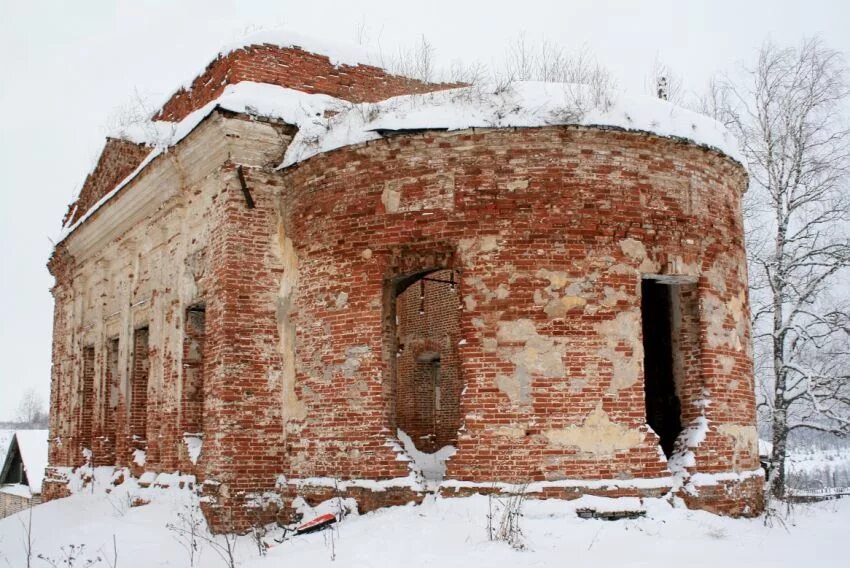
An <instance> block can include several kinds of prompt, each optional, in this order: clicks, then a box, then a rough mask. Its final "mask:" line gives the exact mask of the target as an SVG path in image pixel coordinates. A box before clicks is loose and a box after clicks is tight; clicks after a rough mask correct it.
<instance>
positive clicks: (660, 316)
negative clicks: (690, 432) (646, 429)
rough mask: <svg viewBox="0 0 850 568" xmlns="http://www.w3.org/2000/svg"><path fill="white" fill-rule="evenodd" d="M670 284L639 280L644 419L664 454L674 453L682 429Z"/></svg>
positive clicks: (671, 286) (668, 455)
mask: <svg viewBox="0 0 850 568" xmlns="http://www.w3.org/2000/svg"><path fill="white" fill-rule="evenodd" d="M673 288H674V286H673V285H671V284H666V283H663V282H659V281H657V280H653V279H648V278H647V279H644V280H643V281H642V283H641V293H642V296H641V316H642V321H643V352H644V365H643V368H644V383H643V384H644V394H645V397H646V423H647V424H649V426H650V427H651V428H652V429H653V431H655V433H656V434H657V435H658V437H659V438H660V442H659V443H660V445H661V449H662V450H663V451H664V455H665V456H667V457H670V455H671V454H672V453H673V447H674V445H675V442H676V438H678V436H679V434H680V433H681V432H682V410H681V403H680V401H679V397H678V395H677V393H676V379H675V376H674V358H675V357H674V352H673V345H674V341H673V324H672V320H673V317H672V316H673V314H672V297H673V294H672V289H673Z"/></svg>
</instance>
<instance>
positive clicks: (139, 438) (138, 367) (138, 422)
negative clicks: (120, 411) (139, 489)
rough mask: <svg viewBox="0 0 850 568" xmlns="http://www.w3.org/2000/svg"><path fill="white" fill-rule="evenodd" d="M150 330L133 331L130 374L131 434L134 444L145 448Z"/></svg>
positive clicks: (144, 328) (146, 437)
mask: <svg viewBox="0 0 850 568" xmlns="http://www.w3.org/2000/svg"><path fill="white" fill-rule="evenodd" d="M148 337H149V331H148V328H146V327H143V328H139V329H137V330H136V331H135V332H134V333H133V368H132V373H131V374H130V436H131V437H132V438H133V439H134V442H136V443H133V444H132V445H133V446H134V447H137V448H141V449H144V448H145V445H144V442H145V441H146V440H147V439H148V434H147V430H148V420H147V417H148V412H147V410H148V409H147V405H148V374H149V373H150V358H149V356H150V351H149V349H150V348H149V345H148Z"/></svg>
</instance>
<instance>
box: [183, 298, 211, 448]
mask: <svg viewBox="0 0 850 568" xmlns="http://www.w3.org/2000/svg"><path fill="white" fill-rule="evenodd" d="M205 332H206V312H205V310H204V308H203V306H193V307H191V308H189V309H188V310H186V320H185V323H184V332H183V333H184V340H183V377H182V379H183V381H182V382H183V395H182V398H181V417H182V427H183V432H184V433H191V434H203V430H204V421H203V412H204V335H205Z"/></svg>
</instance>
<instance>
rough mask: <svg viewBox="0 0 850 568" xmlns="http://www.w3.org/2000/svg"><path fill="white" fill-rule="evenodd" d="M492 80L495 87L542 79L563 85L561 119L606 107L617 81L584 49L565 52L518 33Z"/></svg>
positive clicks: (566, 119) (608, 104) (609, 102)
mask: <svg viewBox="0 0 850 568" xmlns="http://www.w3.org/2000/svg"><path fill="white" fill-rule="evenodd" d="M492 75H493V78H492V81H493V83H494V84H495V85H501V86H502V87H501V88H499V87H497V89H496V90H497V91H498V90H500V89H501V90H503V89H505V88H507V86H509V85H510V83H512V82H513V81H545V82H549V83H561V84H563V85H564V89H565V90H566V93H567V96H568V100H569V101H570V105H569V108H565V109H562V112H561V113H560V114H561V115H562V116H561V119H562V120H565V121H568V120H575V119H578V118H580V117H581V116H583V115H584V114H585V113H587V112H588V111H590V110H591V109H594V108H598V109H602V110H607V109H608V108H609V107H610V105H611V102H612V100H611V99H612V94H613V91H614V89H615V88H616V82H615V81H614V78H613V77H612V75H611V74H610V73H609V72H608V70H607V69H606V68H605V67H603V66H602V65H600V64H599V62H598V61H596V59H595V58H594V57H593V55H592V54H591V53H590V52H589V51H588V50H587V49H581V50H579V51H576V52H568V51H566V50H564V48H562V47H561V46H559V45H557V44H555V43H552V42H550V41H547V40H545V39H543V40H540V41H539V42H532V41H529V40H528V39H527V38H526V36H525V34H521V35H520V36H518V37H517V39H516V40H514V41H513V42H512V43H511V44H509V45H508V48H507V50H506V52H505V57H504V60H503V61H502V62H501V63H500V64H497V67H496V69H495V70H494V72H493V73H492Z"/></svg>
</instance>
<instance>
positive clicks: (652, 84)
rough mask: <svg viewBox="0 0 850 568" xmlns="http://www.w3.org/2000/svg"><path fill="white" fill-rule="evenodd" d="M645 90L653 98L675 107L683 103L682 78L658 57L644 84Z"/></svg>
mask: <svg viewBox="0 0 850 568" xmlns="http://www.w3.org/2000/svg"><path fill="white" fill-rule="evenodd" d="M645 88H646V89H647V90H648V91H649V92H650V93H651V94H652V95H653V96H655V97H658V98H659V99H664V100H665V101H670V102H671V103H673V104H675V105H682V104H683V103H684V96H685V90H684V88H683V87H682V77H681V76H680V75H679V74H678V73H676V72H675V71H674V70H673V69H672V68H671V67H670V66H669V65H667V64H666V63H664V62H663V61H661V59H659V58H658V57H656V58H655V61H654V62H653V64H652V71H651V73H650V76H649V77H648V78H647V80H646V82H645Z"/></svg>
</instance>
